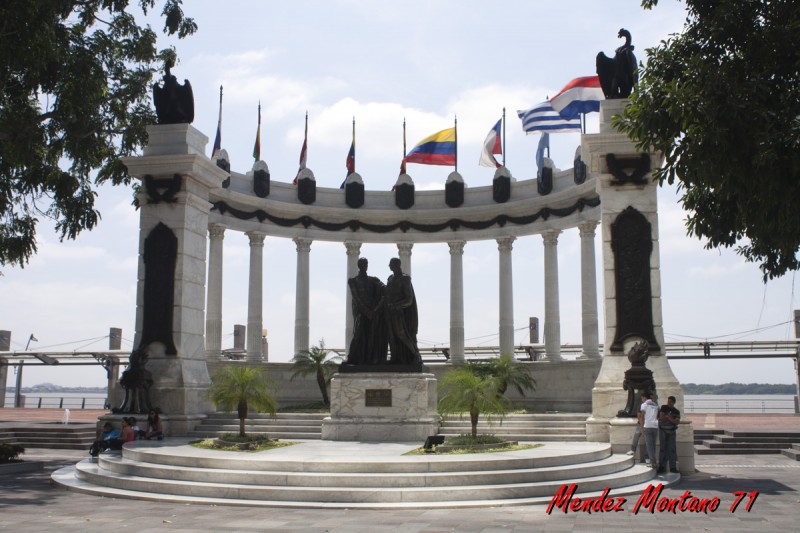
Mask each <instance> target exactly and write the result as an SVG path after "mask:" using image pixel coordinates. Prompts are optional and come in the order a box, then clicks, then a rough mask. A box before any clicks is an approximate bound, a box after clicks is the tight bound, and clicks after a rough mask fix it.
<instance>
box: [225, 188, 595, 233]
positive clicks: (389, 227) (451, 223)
mask: <svg viewBox="0 0 800 533" xmlns="http://www.w3.org/2000/svg"><path fill="white" fill-rule="evenodd" d="M598 205H600V197H599V196H593V197H591V198H580V199H579V200H578V201H577V202H575V203H574V204H572V205H571V206H569V207H560V208H551V207H544V208H542V209H540V210H539V211H537V212H536V213H533V214H530V215H524V216H511V215H498V216H496V217H494V218H490V219H488V220H479V221H470V220H461V219H458V218H451V219H450V220H448V221H446V222H440V223H438V224H419V223H417V222H411V221H408V220H402V221H400V222H395V223H393V224H368V223H366V222H361V221H360V220H348V221H347V222H325V221H322V220H317V219H315V218H313V217H310V216H302V217H298V218H283V217H279V216H275V215H272V214H270V213H267V212H266V211H264V210H263V209H257V210H255V211H242V210H241V209H236V208H235V207H231V206H229V205H228V204H227V203H226V202H224V201H218V202H214V203H213V207H212V210H217V211H219V212H220V213H221V214H223V215H225V214H227V213H230V215H231V216H234V217H236V218H238V219H240V220H250V219H251V218H256V219H258V221H259V222H264V221H265V220H268V221H269V222H271V223H273V224H275V225H277V226H281V227H284V228H290V227H292V226H298V225H302V226H303V227H304V228H309V227H311V226H314V227H317V228H319V229H322V230H325V231H342V230H346V229H349V230H351V231H358V230H364V231H369V232H372V233H389V232H392V231H395V230H398V229H399V230H401V231H402V232H404V233H405V232H408V231H409V230H412V229H413V230H416V231H421V232H424V233H436V232H438V231H444V230H447V229H450V230H454V231H455V230H458V229H462V228H463V229H469V230H482V229H487V228H491V227H492V226H500V227H501V228H502V227H504V226H505V225H506V224H509V223H510V224H516V225H518V226H524V225H527V224H532V223H533V222H536V221H537V220H539V219H540V218H541V219H542V220H547V219H548V218H550V217H551V216H553V217H566V216H569V215H571V214H572V213H574V212H575V211H583V209H584V208H586V207H597V206H598Z"/></svg>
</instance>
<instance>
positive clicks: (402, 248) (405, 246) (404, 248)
mask: <svg viewBox="0 0 800 533" xmlns="http://www.w3.org/2000/svg"><path fill="white" fill-rule="evenodd" d="M413 247H414V243H413V242H398V243H397V251H398V252H400V253H401V254H408V255H411V249H412V248H413Z"/></svg>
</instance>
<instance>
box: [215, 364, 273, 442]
mask: <svg viewBox="0 0 800 533" xmlns="http://www.w3.org/2000/svg"><path fill="white" fill-rule="evenodd" d="M275 388H276V385H275V382H274V381H272V380H271V379H269V378H268V377H267V371H266V370H265V369H264V368H260V367H252V366H239V365H230V366H226V367H224V368H221V369H219V370H217V371H216V372H214V375H213V376H211V387H209V389H208V398H209V399H210V400H211V402H212V403H214V405H216V406H217V409H220V410H223V411H233V410H234V409H236V411H237V413H238V415H239V436H241V437H244V436H245V431H244V421H245V419H246V418H247V413H248V409H249V408H250V407H252V408H253V409H254V410H255V411H256V412H259V413H263V412H268V413H269V414H271V415H272V416H273V417H274V416H275V413H276V412H277V410H278V402H277V400H276V399H275V395H274V391H275Z"/></svg>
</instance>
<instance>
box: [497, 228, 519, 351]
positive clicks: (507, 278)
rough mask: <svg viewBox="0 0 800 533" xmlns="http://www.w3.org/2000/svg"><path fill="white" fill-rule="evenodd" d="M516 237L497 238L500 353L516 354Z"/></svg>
mask: <svg viewBox="0 0 800 533" xmlns="http://www.w3.org/2000/svg"><path fill="white" fill-rule="evenodd" d="M515 238H516V237H502V238H500V239H497V249H498V250H499V251H500V254H499V255H500V271H499V273H498V277H499V279H500V354H501V355H503V354H506V353H507V354H511V356H512V357H511V360H512V361H515V360H516V359H515V358H514V357H513V355H514V281H513V270H514V269H513V265H512V263H511V249H512V248H513V243H514V239H515Z"/></svg>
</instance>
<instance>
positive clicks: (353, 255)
mask: <svg viewBox="0 0 800 533" xmlns="http://www.w3.org/2000/svg"><path fill="white" fill-rule="evenodd" d="M344 247H345V248H346V249H347V280H345V284H344V290H345V293H346V295H345V302H346V304H345V312H344V316H345V324H344V349H345V351H346V352H349V350H350V341H351V340H352V338H353V295H352V294H350V286H349V285H348V284H347V281H348V280H349V279H350V278H353V277H355V276H356V275H358V254H360V253H361V243H360V242H352V241H345V243H344Z"/></svg>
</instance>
